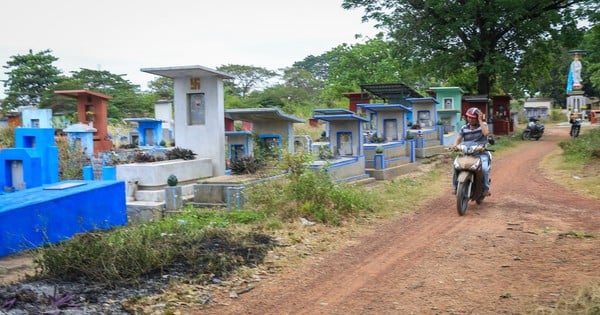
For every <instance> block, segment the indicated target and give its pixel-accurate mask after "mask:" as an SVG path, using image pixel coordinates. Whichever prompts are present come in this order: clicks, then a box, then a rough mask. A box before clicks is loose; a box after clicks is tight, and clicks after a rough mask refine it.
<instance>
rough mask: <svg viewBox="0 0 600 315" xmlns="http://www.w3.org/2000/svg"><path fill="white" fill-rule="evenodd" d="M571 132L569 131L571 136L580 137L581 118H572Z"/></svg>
mask: <svg viewBox="0 0 600 315" xmlns="http://www.w3.org/2000/svg"><path fill="white" fill-rule="evenodd" d="M570 123H571V132H569V134H570V135H571V138H577V137H579V131H580V130H581V118H579V117H577V118H571V121H570Z"/></svg>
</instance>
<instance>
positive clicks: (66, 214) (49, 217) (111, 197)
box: [0, 180, 127, 257]
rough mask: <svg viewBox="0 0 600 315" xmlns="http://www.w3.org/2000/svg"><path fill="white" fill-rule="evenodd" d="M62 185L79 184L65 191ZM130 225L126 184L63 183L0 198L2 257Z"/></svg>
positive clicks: (96, 182) (103, 182) (109, 182)
mask: <svg viewBox="0 0 600 315" xmlns="http://www.w3.org/2000/svg"><path fill="white" fill-rule="evenodd" d="M63 184H75V185H77V184H80V185H79V186H75V187H70V188H65V189H50V188H56V187H58V185H63ZM125 224H127V206H126V203H125V182H124V181H77V180H74V181H63V182H60V183H57V184H52V185H45V186H43V187H36V188H31V189H26V190H22V191H17V192H14V193H8V194H2V195H0V257H2V256H6V255H10V254H13V253H17V252H20V251H23V250H26V249H30V248H35V247H39V246H42V245H44V244H48V243H56V242H60V241H63V240H66V239H69V238H71V237H72V236H74V235H75V234H77V233H82V232H89V231H93V230H96V229H109V228H111V227H114V226H120V225H125Z"/></svg>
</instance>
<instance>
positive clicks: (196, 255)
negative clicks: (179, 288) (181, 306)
mask: <svg viewBox="0 0 600 315" xmlns="http://www.w3.org/2000/svg"><path fill="white" fill-rule="evenodd" d="M260 219H262V218H261V217H260V216H259V214H256V213H248V212H243V211H240V212H223V211H210V210H209V211H207V212H198V211H195V210H194V209H193V208H188V209H187V210H186V211H185V212H184V213H182V214H180V215H177V216H170V217H166V218H164V219H162V220H160V221H159V222H152V223H145V224H132V225H129V226H126V227H119V228H114V229H112V230H110V231H99V232H91V233H85V234H80V235H77V236H75V237H73V238H72V239H70V240H68V241H65V242H62V243H59V244H52V245H48V246H45V247H42V248H40V249H38V250H37V255H36V258H35V260H34V263H35V265H36V268H37V269H38V275H39V276H43V277H50V278H55V279H60V280H65V281H90V282H100V283H103V284H105V285H107V286H117V285H127V284H135V283H137V282H139V281H142V280H143V279H145V278H149V277H150V278H151V277H156V276H160V275H161V274H163V273H165V272H166V273H169V272H175V273H177V274H181V275H185V276H187V277H200V278H202V276H203V275H215V276H218V277H221V276H226V275H228V274H229V273H231V272H232V271H234V270H235V269H237V268H239V267H241V266H255V265H257V264H260V263H261V262H262V260H263V259H264V256H265V255H266V253H267V251H268V250H270V249H271V248H272V247H273V246H274V245H275V244H274V242H273V241H272V239H271V238H270V237H269V236H268V235H264V234H260V233H256V232H244V231H242V230H237V229H235V226H236V225H240V224H248V223H251V222H254V221H257V220H260Z"/></svg>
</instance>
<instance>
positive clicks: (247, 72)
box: [217, 64, 277, 98]
mask: <svg viewBox="0 0 600 315" xmlns="http://www.w3.org/2000/svg"><path fill="white" fill-rule="evenodd" d="M217 70H219V71H222V72H225V73H228V74H231V75H232V76H233V77H234V79H233V83H231V82H225V85H227V86H229V87H231V92H233V93H234V94H236V95H239V96H240V97H241V98H244V97H246V95H248V93H249V92H250V91H251V90H252V89H253V88H255V87H257V86H259V85H260V84H266V83H267V81H268V80H269V79H272V78H274V77H276V76H277V72H275V71H271V70H268V69H266V68H261V67H255V66H244V65H233V64H229V65H223V66H220V67H217Z"/></svg>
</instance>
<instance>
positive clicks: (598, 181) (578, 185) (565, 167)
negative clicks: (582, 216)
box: [541, 148, 600, 200]
mask: <svg viewBox="0 0 600 315" xmlns="http://www.w3.org/2000/svg"><path fill="white" fill-rule="evenodd" d="M541 166H542V170H543V173H544V175H545V176H547V177H548V178H550V179H551V180H552V181H554V182H556V183H558V184H559V185H561V186H563V187H565V188H566V189H568V190H571V191H575V192H579V193H581V194H584V195H587V196H589V197H591V198H594V199H599V200H600V188H598V187H600V160H599V159H593V160H592V161H590V163H588V164H587V165H577V164H570V163H566V162H565V161H564V158H563V156H562V149H561V148H557V149H556V150H554V151H553V152H552V153H551V154H549V155H547V156H546V157H545V158H544V160H543V161H542V163H541Z"/></svg>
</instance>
